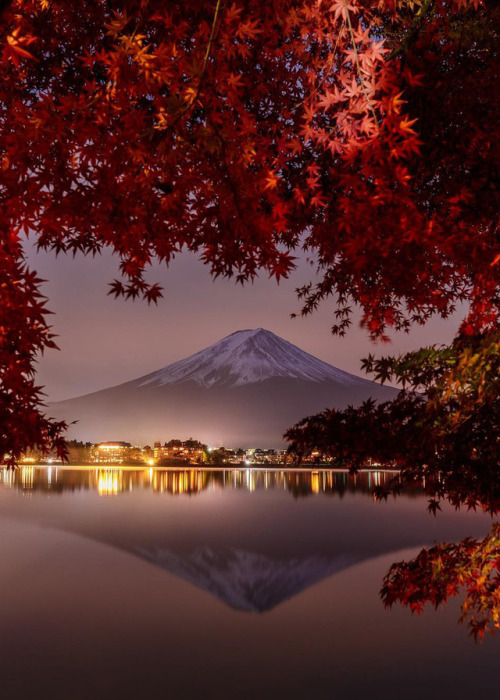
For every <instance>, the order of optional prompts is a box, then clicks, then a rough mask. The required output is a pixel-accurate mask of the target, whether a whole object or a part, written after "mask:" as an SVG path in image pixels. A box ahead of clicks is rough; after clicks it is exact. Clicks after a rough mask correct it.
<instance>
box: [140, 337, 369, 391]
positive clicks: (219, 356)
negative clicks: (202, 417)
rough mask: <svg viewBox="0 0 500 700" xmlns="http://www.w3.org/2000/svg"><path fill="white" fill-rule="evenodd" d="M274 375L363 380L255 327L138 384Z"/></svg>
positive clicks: (226, 381)
mask: <svg viewBox="0 0 500 700" xmlns="http://www.w3.org/2000/svg"><path fill="white" fill-rule="evenodd" d="M275 377H282V378H290V379H303V380H306V381H309V382H325V381H330V382H331V381H334V382H337V383H340V384H344V385H353V384H358V383H364V382H365V381H366V380H363V379H360V378H359V377H355V376H354V375H352V374H349V373H347V372H343V371H342V370H339V369H337V368H335V367H333V366H332V365H329V364H327V363H326V362H323V361H322V360H319V359H318V358H316V357H313V356H312V355H309V353H307V352H304V351H303V350H301V349H300V348H298V347H297V346H296V345H292V343H289V342H288V341H286V340H283V338H280V337H278V336H277V335H275V334H274V333H271V332H270V331H267V330H265V329H264V328H257V329H254V330H242V331H236V332H235V333H232V334H231V335H228V336H227V337H226V338H223V339H222V340H220V341H219V342H217V343H215V344H214V345H211V346H209V347H208V348H205V349H204V350H201V351H200V352H197V353H195V354H194V355H191V356H190V357H187V358H185V359H183V360H179V361H178V362H174V363H173V364H171V365H168V366H167V367H164V368H162V369H160V370H158V371H156V372H153V373H152V374H149V375H147V376H146V377H143V378H142V381H141V383H140V386H145V385H156V386H163V385H167V384H181V383H184V382H188V381H191V382H195V383H196V384H198V385H200V386H203V387H206V388H209V387H212V386H226V387H230V386H242V385H244V384H253V383H256V382H262V381H265V380H267V379H272V378H275Z"/></svg>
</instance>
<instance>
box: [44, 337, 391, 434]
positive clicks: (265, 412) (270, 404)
mask: <svg viewBox="0 0 500 700" xmlns="http://www.w3.org/2000/svg"><path fill="white" fill-rule="evenodd" d="M396 393H397V392H396V390H395V389H392V388H390V387H385V386H381V385H379V384H376V383H374V382H371V381H368V380H366V379H362V378H361V377H357V376H355V375H353V374H349V373H348V372H344V371H342V370H340V369H337V368H336V367H333V366H332V365H329V364H327V363H326V362H323V361H321V360H319V359H318V358H316V357H313V356H312V355H309V354H308V353H307V352H304V351H303V350H301V349H300V348H298V347H297V346H295V345H292V344H291V343H289V342H287V341H286V340H283V338H280V337H278V336H277V335H275V334H274V333H271V332H270V331H267V330H264V329H263V328H258V329H256V330H242V331H237V332H236V333H232V334H231V335H229V336H227V337H226V338H223V339H222V340H220V341H219V342H218V343H215V344H214V345H211V346H210V347H208V348H205V349H204V350H201V351H200V352H197V353H196V354H194V355H191V356H190V357H187V358H185V359H183V360H179V361H178V362H174V363H173V364H171V365H168V366H166V367H163V368H162V369H159V370H157V371H155V372H152V373H151V374H147V375H145V376H143V377H139V378H138V379H134V380H132V381H129V382H126V383H125V384H120V385H118V386H114V387H110V388H108V389H103V390H101V391H97V392H94V393H92V394H86V395H85V396H80V397H77V398H74V399H68V400H66V401H59V402H57V403H53V404H51V405H50V413H51V415H52V416H53V417H55V418H57V419H60V420H62V419H64V420H66V421H68V422H69V421H78V422H77V423H76V424H74V425H71V426H70V429H69V431H68V436H69V437H70V438H76V439H80V440H88V441H91V442H97V441H100V440H110V439H117V440H127V441H128V442H134V443H136V444H145V443H148V442H149V443H151V442H152V441H155V440H162V441H163V440H168V439H171V438H173V437H176V438H181V439H186V438H188V437H191V436H192V437H194V438H196V439H199V440H201V441H202V442H205V443H208V444H212V445H214V444H215V445H222V444H223V445H225V446H226V447H249V446H261V447H280V446H283V439H282V436H283V433H284V432H285V430H286V429H287V428H289V427H291V426H292V425H293V424H295V423H296V422H297V421H299V420H300V419H301V418H304V417H305V416H307V415H311V414H312V413H317V412H319V411H322V410H324V409H325V408H344V407H346V406H347V405H348V404H353V405H359V404H360V403H361V402H362V401H364V400H366V399H368V398H369V397H372V398H374V399H377V400H380V401H385V400H388V399H391V398H393V397H394V396H395V395H396Z"/></svg>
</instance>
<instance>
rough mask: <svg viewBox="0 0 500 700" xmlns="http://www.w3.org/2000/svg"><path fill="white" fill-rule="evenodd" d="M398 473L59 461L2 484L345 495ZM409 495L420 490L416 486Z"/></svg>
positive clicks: (56, 489)
mask: <svg viewBox="0 0 500 700" xmlns="http://www.w3.org/2000/svg"><path fill="white" fill-rule="evenodd" d="M394 477H395V473H394V472H388V471H375V470H370V471H364V472H360V473H358V474H350V473H349V472H346V471H338V470H331V469H321V470H313V471H298V470H268V469H220V470H218V469H210V470H208V469H168V470H165V469H163V470H161V469H153V468H146V469H137V468H117V467H110V468H102V467H100V468H93V467H79V468H74V469H72V468H71V467H64V468H63V469H61V468H59V467H56V466H49V467H34V466H28V467H21V468H20V469H18V470H9V469H2V470H1V471H0V484H2V485H3V486H4V487H6V488H15V489H20V490H22V491H39V492H46V493H62V492H64V491H80V490H83V491H97V492H98V493H99V495H101V496H112V495H118V494H120V493H123V492H130V491H138V490H143V491H153V492H154V493H169V494H173V495H182V494H185V495H195V494H197V493H201V492H203V491H212V490H215V489H242V490H244V491H250V492H252V491H256V490H269V489H280V490H282V491H287V492H289V493H290V494H291V495H292V496H294V497H297V498H299V497H301V496H311V495H314V494H319V493H322V494H326V495H331V496H337V497H339V498H342V497H343V496H344V494H346V493H363V494H373V492H374V489H375V488H376V487H380V486H386V485H388V484H389V482H390V481H391V479H393V478H394ZM406 493H407V495H412V494H414V495H417V494H420V493H422V491H421V489H418V488H417V487H416V488H415V489H413V490H412V491H410V492H408V491H407V492H406Z"/></svg>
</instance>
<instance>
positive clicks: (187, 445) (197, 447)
mask: <svg viewBox="0 0 500 700" xmlns="http://www.w3.org/2000/svg"><path fill="white" fill-rule="evenodd" d="M204 451H205V446H204V445H202V444H201V442H198V441H197V440H185V441H184V442H182V441H181V440H170V442H165V443H164V444H163V445H162V444H161V442H155V443H154V445H153V457H154V460H155V462H161V461H168V460H173V461H183V462H196V463H201V462H202V461H203V455H204Z"/></svg>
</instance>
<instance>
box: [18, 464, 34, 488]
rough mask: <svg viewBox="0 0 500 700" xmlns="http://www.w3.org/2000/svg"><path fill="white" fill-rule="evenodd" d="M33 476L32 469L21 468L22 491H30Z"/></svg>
mask: <svg viewBox="0 0 500 700" xmlns="http://www.w3.org/2000/svg"><path fill="white" fill-rule="evenodd" d="M34 475H35V469H34V467H21V483H22V485H23V489H32V488H33V480H34Z"/></svg>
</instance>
